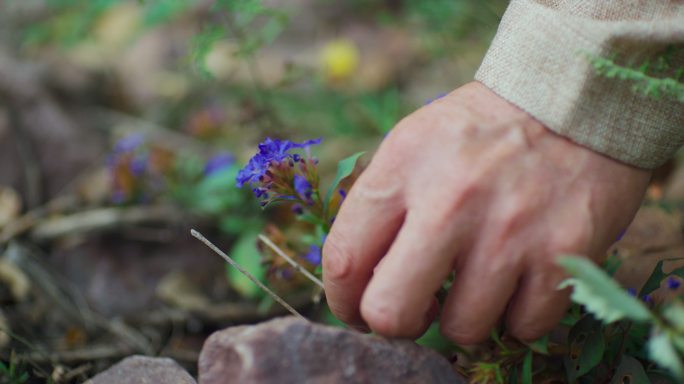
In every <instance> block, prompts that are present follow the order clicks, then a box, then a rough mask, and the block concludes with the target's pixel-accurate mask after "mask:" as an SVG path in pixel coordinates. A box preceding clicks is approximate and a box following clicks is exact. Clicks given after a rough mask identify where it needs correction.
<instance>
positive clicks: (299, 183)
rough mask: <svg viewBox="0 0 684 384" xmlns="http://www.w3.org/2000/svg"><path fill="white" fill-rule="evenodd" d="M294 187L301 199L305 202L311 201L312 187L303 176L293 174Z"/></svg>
mask: <svg viewBox="0 0 684 384" xmlns="http://www.w3.org/2000/svg"><path fill="white" fill-rule="evenodd" d="M294 189H295V192H297V194H298V195H299V197H301V199H302V200H303V201H306V202H307V203H309V202H311V195H312V194H313V187H312V186H311V183H309V182H308V181H307V180H306V178H305V177H304V176H300V175H294Z"/></svg>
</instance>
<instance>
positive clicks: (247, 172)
mask: <svg viewBox="0 0 684 384" xmlns="http://www.w3.org/2000/svg"><path fill="white" fill-rule="evenodd" d="M268 167H269V162H268V161H266V160H265V159H264V158H263V157H262V156H261V155H259V154H256V155H255V156H254V157H252V158H251V159H249V162H248V163H247V165H245V167H244V168H242V169H241V170H240V172H238V174H237V177H236V178H235V181H236V182H237V183H236V185H237V187H238V188H242V187H243V186H244V185H245V184H247V183H254V182H256V181H258V180H259V178H260V177H263V176H264V174H266V171H267V170H268Z"/></svg>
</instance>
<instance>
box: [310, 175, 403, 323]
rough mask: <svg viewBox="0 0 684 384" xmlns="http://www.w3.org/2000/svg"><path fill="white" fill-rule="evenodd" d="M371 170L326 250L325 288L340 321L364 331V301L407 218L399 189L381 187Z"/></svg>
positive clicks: (354, 191)
mask: <svg viewBox="0 0 684 384" xmlns="http://www.w3.org/2000/svg"><path fill="white" fill-rule="evenodd" d="M373 173H374V170H373V169H372V167H369V168H368V169H367V170H366V172H364V173H363V174H362V175H361V177H360V178H359V180H358V181H357V182H356V183H355V184H354V186H353V187H352V188H351V190H350V191H349V194H348V195H347V198H346V199H345V201H344V203H343V204H342V206H341V207H340V211H339V213H338V214H337V218H336V219H335V223H334V224H333V226H332V229H331V231H330V234H329V235H328V237H327V238H326V240H325V244H324V245H323V284H324V285H325V294H326V297H327V300H328V305H329V306H330V310H331V311H332V313H333V314H334V315H335V316H336V317H337V318H338V319H340V320H341V321H343V322H345V323H347V324H349V325H351V326H354V327H357V328H365V327H364V323H363V320H362V318H361V315H360V311H359V306H360V302H361V296H362V295H363V292H364V290H365V288H366V285H367V284H368V282H369V281H370V278H371V277H372V275H373V269H374V268H375V266H376V265H377V263H378V262H379V261H380V259H382V257H383V256H384V254H385V253H386V252H387V250H388V249H389V247H390V245H391V244H392V242H393V240H394V237H395V236H396V234H397V232H398V231H399V228H400V227H401V224H402V222H403V219H404V212H405V211H404V209H403V202H402V199H401V198H400V196H399V189H398V186H397V188H379V187H378V183H377V180H378V179H377V178H374V177H373Z"/></svg>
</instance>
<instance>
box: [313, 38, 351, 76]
mask: <svg viewBox="0 0 684 384" xmlns="http://www.w3.org/2000/svg"><path fill="white" fill-rule="evenodd" d="M320 58H321V70H322V72H323V74H324V76H325V77H326V79H328V80H332V81H339V80H346V79H348V78H349V77H351V76H352V75H353V74H354V72H356V69H357V68H358V66H359V49H358V48H357V46H356V44H354V42H353V41H351V40H347V39H338V40H332V41H330V42H328V43H327V44H326V45H325V46H323V49H322V50H321V54H320Z"/></svg>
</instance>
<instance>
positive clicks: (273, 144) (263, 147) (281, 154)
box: [259, 137, 321, 161]
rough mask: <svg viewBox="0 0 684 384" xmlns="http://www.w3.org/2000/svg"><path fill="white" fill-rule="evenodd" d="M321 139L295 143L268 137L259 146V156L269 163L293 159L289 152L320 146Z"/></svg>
mask: <svg viewBox="0 0 684 384" xmlns="http://www.w3.org/2000/svg"><path fill="white" fill-rule="evenodd" d="M320 143H321V139H315V140H307V141H305V142H303V143H295V142H292V141H289V140H279V139H271V138H270V137H267V138H266V140H264V141H263V142H262V143H261V144H259V155H261V156H263V157H264V159H265V160H268V161H282V160H284V159H286V158H292V156H293V155H292V154H289V153H288V151H289V150H291V149H296V148H307V147H310V146H312V145H316V144H320Z"/></svg>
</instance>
